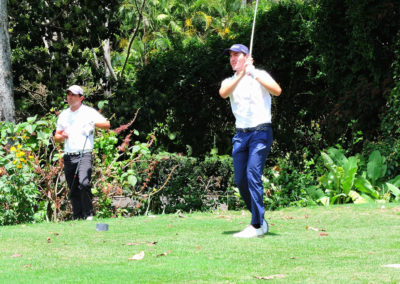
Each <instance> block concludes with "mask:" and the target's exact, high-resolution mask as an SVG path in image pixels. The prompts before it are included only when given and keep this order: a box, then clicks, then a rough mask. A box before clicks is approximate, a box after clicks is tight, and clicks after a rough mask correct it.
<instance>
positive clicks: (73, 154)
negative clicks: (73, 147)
mask: <svg viewBox="0 0 400 284" xmlns="http://www.w3.org/2000/svg"><path fill="white" fill-rule="evenodd" d="M91 152H92V150H85V151H83V153H82V154H86V153H91ZM80 154H81V152H65V153H64V155H65V156H79V155H80Z"/></svg>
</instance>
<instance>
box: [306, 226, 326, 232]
mask: <svg viewBox="0 0 400 284" xmlns="http://www.w3.org/2000/svg"><path fill="white" fill-rule="evenodd" d="M306 230H313V231H316V232H318V231H321V232H326V229H320V228H314V227H310V226H306Z"/></svg>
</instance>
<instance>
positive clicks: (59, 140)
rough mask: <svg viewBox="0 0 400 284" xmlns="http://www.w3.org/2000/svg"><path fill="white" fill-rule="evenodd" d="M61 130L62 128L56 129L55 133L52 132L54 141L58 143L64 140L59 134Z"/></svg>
mask: <svg viewBox="0 0 400 284" xmlns="http://www.w3.org/2000/svg"><path fill="white" fill-rule="evenodd" d="M62 132H63V131H62V130H58V131H56V133H55V134H54V141H56V142H58V143H60V142H63V141H64V137H63V136H62V135H61V133H62Z"/></svg>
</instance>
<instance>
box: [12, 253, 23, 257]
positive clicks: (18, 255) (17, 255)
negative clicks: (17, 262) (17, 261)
mask: <svg viewBox="0 0 400 284" xmlns="http://www.w3.org/2000/svg"><path fill="white" fill-rule="evenodd" d="M21 256H22V254H19V253H16V254H13V255H12V256H11V257H21Z"/></svg>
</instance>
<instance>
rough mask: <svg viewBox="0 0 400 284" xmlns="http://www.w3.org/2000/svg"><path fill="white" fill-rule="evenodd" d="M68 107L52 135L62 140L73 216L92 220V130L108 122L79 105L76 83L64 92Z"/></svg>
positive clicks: (103, 126) (80, 96)
mask: <svg viewBox="0 0 400 284" xmlns="http://www.w3.org/2000/svg"><path fill="white" fill-rule="evenodd" d="M66 93H67V102H68V105H69V108H67V109H65V110H63V111H62V112H61V114H60V116H59V117H58V121H57V129H56V133H55V135H54V140H55V141H56V142H63V141H64V173H65V178H66V180H67V184H68V187H69V197H70V199H71V203H72V211H73V218H74V219H86V220H92V219H93V204H92V192H91V184H90V179H91V173H92V150H93V132H94V128H95V127H99V128H102V129H109V128H110V122H109V121H108V120H107V119H106V118H104V117H103V116H102V115H101V114H100V113H99V112H98V111H96V110H95V109H93V108H91V107H89V106H86V105H84V104H82V101H83V99H84V95H83V90H82V88H81V87H79V86H77V85H73V86H71V87H69V88H68V89H67V91H66Z"/></svg>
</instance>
